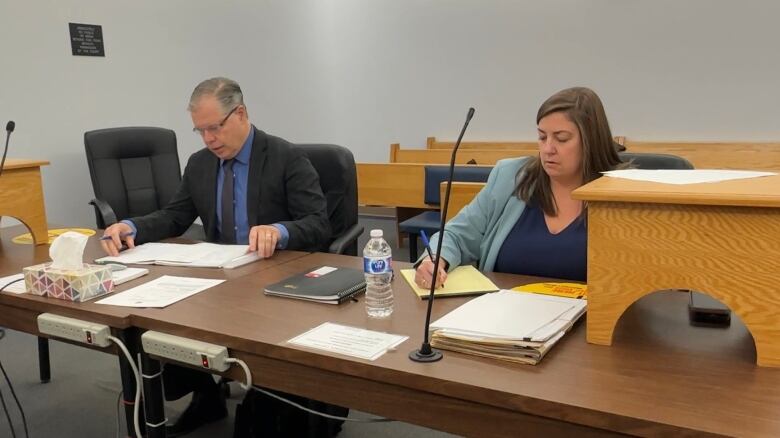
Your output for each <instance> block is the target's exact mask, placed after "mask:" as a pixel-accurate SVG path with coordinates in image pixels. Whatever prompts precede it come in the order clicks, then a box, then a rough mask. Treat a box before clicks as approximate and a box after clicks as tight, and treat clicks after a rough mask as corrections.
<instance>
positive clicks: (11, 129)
mask: <svg viewBox="0 0 780 438" xmlns="http://www.w3.org/2000/svg"><path fill="white" fill-rule="evenodd" d="M14 128H16V123H14V121H13V120H9V121H8V123H6V125H5V133H6V134H5V150H3V159H2V160H0V175H2V174H3V167H4V166H5V156H6V154H8V140H10V139H11V133H12V132H14Z"/></svg>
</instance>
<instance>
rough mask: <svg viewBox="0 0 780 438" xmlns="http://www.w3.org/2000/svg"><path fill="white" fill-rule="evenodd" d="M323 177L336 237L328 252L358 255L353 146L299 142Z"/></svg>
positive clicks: (355, 173)
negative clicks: (351, 148)
mask: <svg viewBox="0 0 780 438" xmlns="http://www.w3.org/2000/svg"><path fill="white" fill-rule="evenodd" d="M298 147H300V148H301V149H302V150H303V151H304V152H305V153H306V156H307V157H308V158H309V161H311V164H312V165H313V166H314V169H315V170H316V171H317V173H318V174H319V176H320V187H321V188H322V192H323V193H324V194H325V198H326V200H327V202H328V220H329V221H330V227H331V233H332V236H333V237H332V239H331V242H330V244H329V246H328V252H329V253H332V254H347V255H353V256H356V255H358V247H357V239H358V237H359V236H360V235H361V234H362V233H363V227H362V226H359V225H358V204H357V199H358V197H357V170H356V167H355V158H354V157H353V156H352V152H350V150H349V149H347V148H345V147H342V146H337V145H333V144H301V145H298Z"/></svg>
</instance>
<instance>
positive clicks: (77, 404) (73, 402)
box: [0, 217, 453, 438]
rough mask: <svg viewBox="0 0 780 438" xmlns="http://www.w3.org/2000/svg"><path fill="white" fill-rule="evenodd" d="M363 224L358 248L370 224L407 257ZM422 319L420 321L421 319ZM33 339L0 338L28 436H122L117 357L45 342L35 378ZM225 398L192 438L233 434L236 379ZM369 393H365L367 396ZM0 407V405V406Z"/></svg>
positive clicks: (392, 433)
mask: <svg viewBox="0 0 780 438" xmlns="http://www.w3.org/2000/svg"><path fill="white" fill-rule="evenodd" d="M361 223H362V224H363V225H364V227H365V228H366V230H365V232H364V233H363V236H362V237H361V239H360V240H359V246H360V251H362V247H363V246H364V245H365V242H366V241H367V239H368V231H369V230H370V229H371V228H382V229H383V230H384V231H385V238H386V239H387V240H388V242H389V243H390V244H391V246H392V247H393V256H394V258H395V259H396V260H404V261H406V260H408V249H407V248H401V249H399V248H398V245H397V238H396V236H395V225H394V222H393V221H391V220H388V219H382V218H368V217H363V218H361ZM421 323H422V322H421ZM37 351H38V350H37V341H36V338H35V337H34V336H31V335H28V334H25V333H20V332H16V331H13V330H6V332H5V337H4V338H3V339H0V362H2V364H3V366H4V368H5V370H6V372H7V373H8V376H9V378H10V379H11V382H12V383H13V386H14V389H15V391H16V394H17V396H18V397H19V401H20V402H21V405H22V407H23V409H24V413H25V415H26V418H27V424H28V428H29V433H30V437H35V438H43V437H79V438H93V437H94V438H106V437H114V436H126V431H125V424H126V423H125V418H124V410H123V409H122V410H121V411H120V408H119V403H118V401H119V395H120V389H121V386H120V380H119V366H118V360H117V358H116V357H115V356H112V355H110V354H105V353H102V352H100V351H93V350H88V349H85V348H81V347H78V346H73V345H69V344H65V343H61V342H57V341H52V342H50V351H51V365H52V379H51V381H50V382H49V383H46V384H42V383H41V382H40V381H39V379H38V356H37V354H38V353H37ZM0 392H2V394H3V396H4V399H5V403H6V406H7V408H8V411H9V413H10V415H11V420H12V422H13V425H14V428H15V430H16V436H18V437H23V436H24V432H23V428H22V420H21V416H20V414H19V411H18V409H17V408H16V405H15V403H14V401H13V398H12V396H11V393H10V391H9V388H8V384H7V383H6V382H5V381H4V380H2V381H0ZM231 394H232V396H231V398H230V399H228V410H229V412H230V415H229V417H228V418H226V419H225V420H222V421H219V422H215V423H212V424H209V425H207V426H204V427H202V428H200V429H198V430H197V431H195V432H193V433H192V434H190V435H188V436H190V437H193V438H206V437H232V433H233V415H234V413H235V406H236V404H237V403H239V402H240V401H241V398H242V397H243V393H242V390H241V389H240V388H239V387H238V385H237V384H236V383H232V384H231ZM367 396H370V394H367ZM188 402H189V400H188V399H187V398H184V399H181V400H178V401H177V402H174V403H167V404H166V414H167V415H168V417H169V419H171V420H174V419H175V418H177V417H178V415H179V414H180V413H181V412H182V411H183V410H184V408H185V407H186V406H187V404H188ZM1 409H2V406H0V410H1ZM350 417H354V418H368V417H371V415H370V414H366V413H362V412H356V411H351V413H350ZM11 436H12V435H11V429H10V426H9V424H8V420H7V419H6V417H5V414H4V413H3V412H0V437H11ZM451 436H453V435H449V434H446V433H442V432H438V431H434V430H430V429H426V428H422V427H418V426H414V425H411V424H407V423H402V422H390V423H346V424H345V425H344V429H343V431H342V432H341V434H339V437H341V438H356V437H376V438H383V437H400V438H403V437H431V438H433V437H451Z"/></svg>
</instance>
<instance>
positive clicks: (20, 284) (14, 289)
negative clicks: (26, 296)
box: [0, 274, 27, 294]
mask: <svg viewBox="0 0 780 438" xmlns="http://www.w3.org/2000/svg"><path fill="white" fill-rule="evenodd" d="M19 278H24V274H14V275H9V276H8V277H2V278H0V287H3V286H5V285H6V284H8V283H10V282H12V281H14V280H16V279H19ZM3 292H11V293H12V294H23V293H27V287H26V286H25V284H24V280H22V281H17V282H16V283H14V284H11V285H9V286H8V287H6V288H5V289H3Z"/></svg>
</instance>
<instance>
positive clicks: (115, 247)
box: [100, 222, 135, 257]
mask: <svg viewBox="0 0 780 438" xmlns="http://www.w3.org/2000/svg"><path fill="white" fill-rule="evenodd" d="M122 242H125V244H126V245H127V247H128V248H134V247H135V235H134V234H133V228H132V227H130V225H127V224H125V223H122V222H118V223H115V224H114V225H111V226H110V227H108V228H106V230H105V231H103V238H101V239H100V246H102V247H103V251H105V252H106V254H108V255H110V256H113V257H116V256H118V255H119V250H121V249H122Z"/></svg>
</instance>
